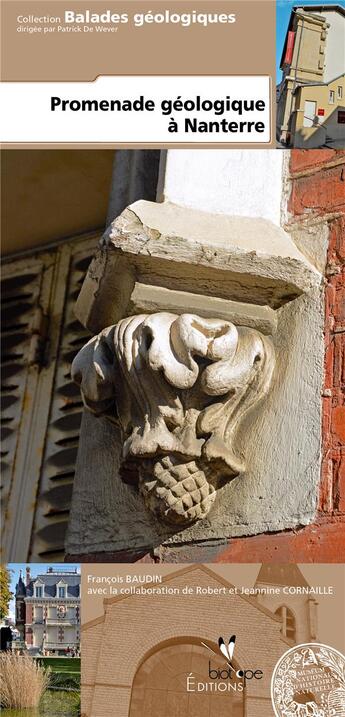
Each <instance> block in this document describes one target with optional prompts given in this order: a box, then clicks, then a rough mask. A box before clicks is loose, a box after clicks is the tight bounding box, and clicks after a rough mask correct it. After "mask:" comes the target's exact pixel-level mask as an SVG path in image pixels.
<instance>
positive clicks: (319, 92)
mask: <svg viewBox="0 0 345 717" xmlns="http://www.w3.org/2000/svg"><path fill="white" fill-rule="evenodd" d="M338 87H341V88H342V98H341V99H338V98H337V94H338ZM331 91H333V92H334V103H331V102H330V101H329V94H330V92H331ZM306 100H310V101H313V102H316V115H317V113H318V110H319V108H322V109H324V111H325V114H324V116H320V117H319V126H316V127H304V126H303V125H304V106H305V104H304V103H305V101H306ZM341 109H343V110H345V75H343V76H342V77H339V78H337V79H335V80H334V81H333V82H330V83H329V84H328V85H311V86H310V87H301V88H300V89H299V90H298V95H297V98H296V105H295V113H294V119H293V124H292V132H293V144H294V146H295V147H305V148H313V147H320V146H322V145H323V144H324V143H325V140H326V138H327V137H329V138H331V139H333V140H337V141H339V143H340V144H339V146H343V147H344V146H345V124H341V123H338V111H339V110H341Z"/></svg>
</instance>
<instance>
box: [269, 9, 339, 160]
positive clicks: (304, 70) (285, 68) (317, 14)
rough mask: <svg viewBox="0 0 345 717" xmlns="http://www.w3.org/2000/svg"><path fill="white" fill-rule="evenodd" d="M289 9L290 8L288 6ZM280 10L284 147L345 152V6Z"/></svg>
mask: <svg viewBox="0 0 345 717" xmlns="http://www.w3.org/2000/svg"><path fill="white" fill-rule="evenodd" d="M287 4H288V3H286V5H287ZM285 12H286V7H285V8H284V6H283V4H282V3H278V5H277V35H278V41H279V38H280V37H283V47H282V54H281V60H280V70H281V80H280V82H279V84H278V86H277V140H278V142H279V143H280V145H281V146H290V147H301V148H308V149H312V148H316V147H329V148H333V149H336V148H338V149H342V148H344V147H345V99H344V98H345V8H344V6H343V5H342V4H340V3H339V4H331V3H323V4H322V3H321V4H314V3H310V4H307V5H297V4H295V5H293V6H291V14H290V17H289V19H288V25H287V29H286V33H285V36H284V34H283V35H282V34H281V33H282V27H283V25H284V27H285V26H286V25H285V23H286V18H285Z"/></svg>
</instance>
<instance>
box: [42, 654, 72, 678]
mask: <svg viewBox="0 0 345 717" xmlns="http://www.w3.org/2000/svg"><path fill="white" fill-rule="evenodd" d="M35 659H36V660H38V662H39V663H40V665H42V667H50V669H51V670H52V672H63V673H68V674H70V675H80V657H36V658H35Z"/></svg>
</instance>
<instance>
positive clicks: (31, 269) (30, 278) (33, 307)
mask: <svg viewBox="0 0 345 717" xmlns="http://www.w3.org/2000/svg"><path fill="white" fill-rule="evenodd" d="M42 269H43V265H42V263H38V262H32V261H31V262H30V261H29V262H16V264H15V265H13V264H12V265H10V266H7V267H5V269H4V270H3V272H2V281H1V295H2V308H1V327H2V328H1V376H2V381H1V383H2V385H1V508H2V521H1V522H2V525H4V524H5V516H6V515H8V512H9V505H8V501H9V496H10V490H11V485H12V480H13V474H14V466H15V461H16V453H17V444H18V438H19V435H20V430H21V425H22V420H23V418H24V407H23V404H24V397H25V391H26V387H27V381H28V372H29V366H30V358H31V357H30V353H31V351H30V349H31V348H32V341H31V339H32V332H31V327H32V324H33V321H34V315H35V312H36V311H37V307H38V306H39V296H40V291H41V282H42Z"/></svg>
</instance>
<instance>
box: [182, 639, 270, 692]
mask: <svg viewBox="0 0 345 717" xmlns="http://www.w3.org/2000/svg"><path fill="white" fill-rule="evenodd" d="M235 642H236V635H232V636H231V637H230V639H227V638H226V639H224V638H223V637H219V638H218V649H219V651H217V652H216V651H215V650H214V649H213V647H211V646H210V645H208V644H207V643H206V642H202V643H201V644H202V645H203V647H205V648H206V649H207V650H209V651H210V652H211V653H212V654H213V655H214V657H215V658H216V660H213V661H212V660H211V658H210V659H209V661H208V674H207V680H208V681H205V682H200V681H197V680H196V676H195V675H194V674H193V673H192V672H191V673H190V674H189V675H188V677H187V692H243V690H244V689H245V687H246V683H247V681H248V680H262V678H263V671H262V670H260V669H259V668H257V667H254V668H248V667H246V668H243V669H237V668H236V667H234V665H233V664H232V659H233V655H234V650H235ZM220 656H221V657H223V658H224V657H225V659H226V663H225V664H224V665H222V666H220V664H219V657H220Z"/></svg>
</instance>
